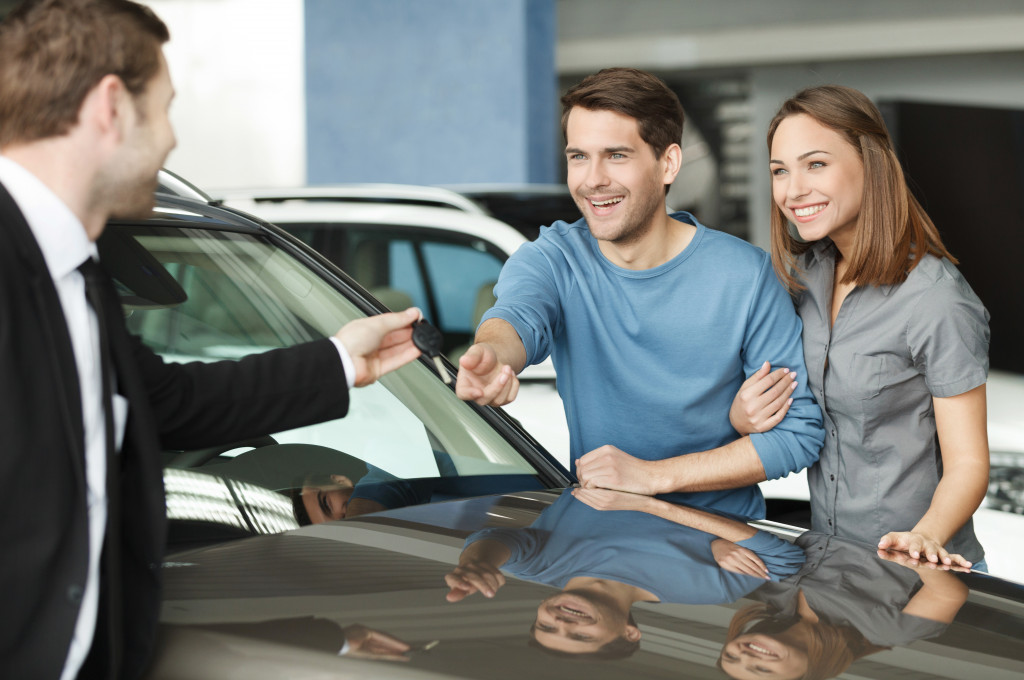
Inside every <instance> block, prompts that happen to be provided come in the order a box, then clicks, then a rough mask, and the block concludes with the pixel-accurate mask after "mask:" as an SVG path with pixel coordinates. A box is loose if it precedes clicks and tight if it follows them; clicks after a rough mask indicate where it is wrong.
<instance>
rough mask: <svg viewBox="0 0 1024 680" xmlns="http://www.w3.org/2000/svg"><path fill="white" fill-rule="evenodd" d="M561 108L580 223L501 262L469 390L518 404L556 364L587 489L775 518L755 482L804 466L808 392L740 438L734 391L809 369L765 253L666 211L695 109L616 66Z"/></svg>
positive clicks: (807, 460)
mask: <svg viewBox="0 0 1024 680" xmlns="http://www.w3.org/2000/svg"><path fill="white" fill-rule="evenodd" d="M562 105H563V113H562V129H563V132H564V134H565V138H566V149H565V154H566V162H567V165H568V185H569V189H570V190H571V191H572V194H573V197H574V198H575V200H576V203H577V204H578V206H579V208H580V210H581V212H582V213H583V219H581V220H580V221H578V222H576V223H574V224H566V223H564V222H555V223H554V224H553V225H551V226H550V227H547V228H544V229H542V230H541V235H540V236H539V237H538V238H537V240H536V241H533V242H531V243H529V244H526V245H524V246H523V247H522V248H520V249H519V250H518V251H517V252H516V253H515V254H514V255H513V256H512V257H511V258H510V259H509V261H508V262H507V263H506V265H505V267H504V268H503V270H502V273H501V277H500V279H499V282H498V285H497V286H496V287H495V294H496V295H497V303H496V304H495V306H494V307H493V308H492V309H491V310H490V311H488V312H487V313H486V314H485V315H484V321H483V322H482V324H481V325H480V327H479V329H478V331H477V335H476V344H474V345H473V346H472V347H471V348H470V349H469V350H468V351H467V352H466V353H465V354H464V355H463V356H462V358H461V359H460V360H459V376H458V382H457V393H458V394H459V396H460V397H462V398H463V399H466V400H472V401H475V402H477V403H479V404H491V405H503V404H507V403H509V402H511V401H512V400H513V399H515V397H516V394H517V392H518V380H517V378H516V374H518V373H519V371H521V370H522V369H523V368H524V367H525V366H526V365H528V364H534V363H537V362H539V361H542V360H543V359H544V358H546V357H547V356H548V355H550V356H551V357H552V359H553V361H554V364H555V368H556V370H557V372H558V389H559V393H560V394H561V396H562V400H563V402H564V404H565V409H566V416H567V420H568V423H569V430H570V451H571V456H572V458H573V459H574V460H576V467H577V474H578V476H579V479H580V482H581V483H582V484H583V485H584V486H586V487H603V488H610V489H620V490H624V491H633V492H637V493H643V494H656V493H667V492H676V491H681V492H688V493H689V496H688V497H687V498H686V499H685V500H686V501H687V502H689V503H696V504H700V505H704V506H711V507H716V508H718V509H721V510H725V511H729V512H735V513H737V514H742V515H746V516H752V517H758V516H761V517H763V513H764V503H763V499H762V498H761V495H760V492H759V491H758V489H757V487H756V484H757V482H760V481H762V480H764V479H766V478H767V479H773V478H777V477H781V476H784V475H786V474H788V473H790V472H794V471H797V470H801V469H803V468H805V467H807V466H808V465H810V464H811V463H813V462H814V461H815V460H816V459H817V454H818V450H819V448H820V447H821V443H822V440H823V432H822V430H821V415H820V411H819V409H818V407H817V406H816V405H815V404H814V401H813V399H812V398H811V395H810V394H809V392H808V391H807V388H806V387H805V386H804V383H805V382H806V381H799V383H800V384H799V386H798V387H796V389H795V391H794V392H792V398H793V402H792V405H791V407H790V408H789V412H788V414H786V417H785V418H784V419H783V420H782V422H781V423H780V424H778V425H777V426H776V427H775V428H774V429H773V430H771V431H770V432H767V433H764V434H753V435H750V436H744V437H739V436H738V435H737V433H736V431H734V430H733V429H732V427H731V425H730V423H729V408H730V405H731V403H732V400H733V396H734V395H735V394H736V392H737V391H738V390H739V388H740V386H741V385H742V384H743V382H744V380H745V378H746V377H747V376H748V375H751V374H754V373H755V371H757V370H758V369H759V368H761V367H762V366H763V365H764V364H765V363H766V362H771V363H772V364H780V365H785V366H790V367H792V368H793V369H794V370H795V371H796V372H797V374H798V375H801V374H802V373H803V370H804V369H803V350H802V347H801V343H800V321H799V319H798V318H797V316H796V313H795V312H794V310H793V304H792V301H791V300H790V299H789V296H788V295H787V294H786V293H785V291H784V290H783V289H782V287H781V286H780V285H779V282H778V281H777V280H776V278H775V275H774V273H773V271H772V267H771V262H770V260H769V258H768V255H767V254H766V253H765V252H763V251H761V250H760V249H757V248H755V247H753V246H751V245H749V244H747V243H745V242H743V241H741V240H739V239H736V238H733V237H731V236H728V235H725V234H723V233H721V232H716V231H714V230H711V229H708V228H706V227H705V226H704V225H702V224H700V223H699V222H697V220H696V219H694V217H693V216H692V215H690V214H689V213H685V212H680V213H675V214H673V215H669V214H667V213H666V212H665V194H666V192H667V190H668V187H669V185H670V184H671V183H672V182H673V180H674V179H675V177H676V173H678V171H679V167H680V164H681V162H682V152H681V149H680V146H679V140H680V138H681V135H682V128H683V112H682V107H681V106H680V104H679V100H678V98H677V97H676V96H675V94H674V93H673V92H672V91H671V90H670V89H669V88H668V87H667V86H666V85H665V84H664V83H663V82H662V81H660V80H659V79H657V78H655V77H654V76H652V75H650V74H648V73H644V72H642V71H637V70H634V69H622V68H620V69H606V70H604V71H601V72H599V73H596V74H594V75H592V76H589V77H587V78H586V79H584V80H583V81H582V82H581V83H580V84H578V85H577V86H575V87H574V88H572V89H571V90H570V91H569V92H568V93H567V94H566V95H565V96H564V97H563V98H562ZM787 362H792V363H787ZM791 384H793V385H796V383H791ZM787 398H788V395H783V399H782V402H783V404H784V403H785V402H786V400H787Z"/></svg>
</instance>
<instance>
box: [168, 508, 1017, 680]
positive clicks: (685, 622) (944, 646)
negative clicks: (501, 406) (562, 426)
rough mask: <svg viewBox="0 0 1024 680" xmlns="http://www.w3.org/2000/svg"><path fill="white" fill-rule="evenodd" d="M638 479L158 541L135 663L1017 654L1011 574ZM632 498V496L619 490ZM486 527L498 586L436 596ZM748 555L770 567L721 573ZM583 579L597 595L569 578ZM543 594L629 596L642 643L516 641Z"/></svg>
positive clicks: (590, 608)
mask: <svg viewBox="0 0 1024 680" xmlns="http://www.w3.org/2000/svg"><path fill="white" fill-rule="evenodd" d="M577 493H578V492H577ZM637 498H638V497H634V496H631V495H629V494H615V493H613V492H608V493H607V494H603V493H602V494H598V495H596V496H595V497H588V498H587V499H586V500H587V502H583V501H581V500H580V499H579V498H577V497H575V496H574V495H573V492H572V490H560V491H550V492H545V491H535V492H527V493H522V494H504V495H500V496H488V497H482V498H473V499H467V500H459V501H450V502H443V503H435V504H431V505H426V506H418V507H407V508H401V509H398V510H392V511H387V512H382V513H378V514H374V515H367V516H362V517H358V518H354V519H348V520H343V521H340V522H333V523H329V524H322V525H316V526H308V527H304V528H301V529H298V530H294V531H288V532H285V533H281V534H275V535H268V536H256V537H252V538H247V539H243V540H239V541H234V542H230V543H225V544H221V545H216V546H212V547H207V548H201V549H196V550H191V551H187V552H182V553H177V554H174V555H171V556H169V557H168V558H167V561H166V563H165V565H164V579H165V595H164V607H163V612H162V615H161V622H162V625H161V636H160V645H159V650H158V655H157V658H156V661H155V663H154V665H153V667H152V670H151V677H154V678H164V677H168V678H169V677H218V678H230V677H245V678H262V677H292V678H305V677H310V678H313V677H316V678H320V677H327V676H328V675H329V676H331V677H353V678H355V677H360V678H361V677H366V678H389V677H391V678H435V677H436V678H450V677H462V678H489V679H494V678H497V679H501V678H510V679H511V678H517V679H518V678H524V677H529V678H534V679H541V678H552V679H555V678H557V679H558V680H564V678H567V677H579V676H581V675H583V674H585V675H586V676H587V677H588V678H598V679H599V678H613V677H614V678H619V677H631V678H632V677H637V678H662V677H664V678H680V677H728V676H726V675H725V674H724V673H723V671H721V670H719V669H718V668H717V667H716V666H717V665H718V664H719V663H720V658H724V654H723V650H727V649H730V647H729V645H730V644H733V645H735V644H740V643H742V640H744V639H746V638H742V637H741V638H736V639H737V640H738V641H739V642H732V643H730V642H728V641H729V640H730V639H731V638H733V637H735V636H736V635H742V634H744V633H745V634H746V635H747V636H748V637H749V636H754V637H752V638H751V639H754V640H755V641H758V640H760V642H759V643H756V644H754V646H752V647H749V646H748V647H746V648H740V649H741V652H740V656H739V659H740V660H741V661H742V662H743V663H747V662H751V659H753V657H754V655H756V654H757V653H761V652H763V651H764V650H765V649H768V650H769V652H770V653H769V654H768V655H767V656H768V659H767V661H765V663H772V662H777V661H778V659H779V658H780V657H785V658H786V659H787V660H791V657H790V654H792V652H791V651H786V650H790V649H797V648H801V646H803V647H806V646H807V644H808V643H807V642H806V640H819V641H820V640H825V641H826V642H827V644H822V643H820V642H819V643H815V644H812V646H814V649H815V650H816V651H814V653H813V654H809V655H807V656H814V658H813V659H812V660H811V661H810V662H809V663H810V664H812V666H813V668H812V670H815V672H816V673H817V675H815V676H814V677H831V676H833V675H835V674H837V673H838V672H844V669H846V667H847V666H850V664H851V663H852V667H851V668H850V669H849V672H851V673H854V674H855V675H859V676H864V677H873V678H884V677H892V676H896V675H898V676H899V677H901V678H924V677H983V678H1002V677H1005V678H1010V677H1020V674H1021V673H1024V645H1022V644H1021V642H1020V640H1021V639H1024V605H1022V602H1024V589H1022V588H1021V587H1020V586H1017V585H1014V584H1011V583H1008V582H1004V581H1000V580H999V579H995V578H992V577H988V576H985V575H980V574H971V573H966V574H964V573H954V572H944V571H936V570H932V569H915V568H910V567H908V566H904V565H902V564H900V563H899V562H900V559H898V558H896V557H892V556H890V559H882V558H881V557H879V556H878V555H876V554H875V552H874V551H873V550H871V549H870V548H869V547H867V546H861V545H858V544H853V543H849V542H847V541H844V540H841V539H838V538H835V537H829V536H824V535H815V534H804V535H803V536H801V537H800V538H799V539H797V540H796V541H795V542H794V541H793V537H794V536H795V535H796V532H788V531H786V530H784V529H781V528H779V527H772V526H770V525H769V524H765V523H760V524H756V526H752V525H750V524H747V523H746V522H743V521H741V519H742V518H735V517H723V516H719V515H711V514H709V513H706V512H704V511H700V510H696V509H692V508H686V507H685V506H669V505H668V504H664V505H660V506H656V507H655V508H654V509H656V510H657V513H660V514H652V512H651V509H652V506H645V505H644V504H645V503H647V501H646V500H642V501H639V500H637ZM633 507H646V509H647V511H637V510H635V509H622V508H633ZM673 507H674V508H677V510H673V509H672V508H673ZM482 541H490V542H492V543H493V544H494V545H500V546H503V548H504V549H506V550H507V551H508V555H509V558H508V561H507V562H505V564H504V565H503V568H502V571H503V572H504V574H505V577H506V582H505V584H504V586H503V587H501V588H500V589H499V590H498V591H497V593H496V594H495V596H494V597H493V598H487V597H483V596H482V595H480V594H479V593H476V594H472V595H469V596H468V597H466V598H465V599H463V600H461V601H457V602H449V601H447V600H446V595H447V594H448V592H449V587H448V585H447V584H446V576H448V575H449V574H452V573H453V570H454V569H455V568H456V566H457V565H458V564H459V560H460V555H462V553H463V550H464V547H465V546H466V545H467V543H469V544H470V545H483V544H482V543H481V542H482ZM751 556H756V558H757V559H758V560H760V562H761V563H763V564H764V565H765V566H766V567H767V570H768V573H769V575H770V576H769V578H767V579H764V578H755V577H754V576H750V575H746V574H741V573H736V572H737V571H738V570H739V571H742V570H744V569H748V568H749V564H750V563H751ZM720 563H721V564H724V565H727V566H728V567H729V568H728V569H726V568H723V567H722V566H720ZM602 589H604V590H602ZM563 591H566V592H567V593H568V594H567V595H562V593H563ZM597 591H601V592H602V593H603V594H604V595H606V598H605V599H604V600H601V599H600V598H599V597H598V598H596V599H587V597H586V596H585V595H586V594H590V595H593V593H595V592H597ZM580 593H583V595H580ZM623 593H627V595H625V600H623V596H622V594H623ZM577 595H579V596H580V597H583V600H575V601H574V600H568V601H567V602H568V604H566V603H565V602H566V601H564V600H557V599H555V600H551V599H550V598H553V597H556V596H560V597H562V598H566V597H576V596H577ZM652 597H653V599H656V600H658V601H657V602H655V601H650V600H651V599H652ZM633 600H636V601H635V602H633V604H632V605H631V606H630V605H628V604H626V605H623V604H622V602H623V601H626V602H630V601H633ZM578 601H581V602H583V604H577V603H576V602H578ZM545 603H547V604H545ZM624 609H628V611H622V610H624ZM551 611H554V612H555V616H556V621H557V616H558V615H559V614H560V615H561V616H562V617H563V619H567V620H568V621H569V622H572V623H576V624H578V623H580V619H579V617H583V616H586V617H591V618H594V619H598V620H599V621H600V622H601V623H602V624H605V623H607V626H606V627H607V628H610V629H616V630H617V629H618V628H622V629H625V628H626V627H627V626H629V625H631V623H630V622H623V621H622V620H620V619H618V618H616V616H617V615H618V614H623V616H625V615H631V616H632V623H635V626H636V628H637V629H638V630H639V631H640V636H641V637H640V640H639V645H638V646H635V647H636V648H635V649H633V650H632V651H630V652H629V653H628V654H626V655H625V656H624V657H623V658H614V659H601V658H594V657H586V658H584V657H580V656H574V655H567V654H558V653H552V652H550V651H548V650H546V649H544V648H543V647H542V646H540V645H538V644H537V643H536V642H531V638H532V637H533V633H532V631H531V628H532V627H533V626H534V624H535V622H537V621H538V620H539V617H540V616H541V614H542V613H546V614H548V615H550V613H551ZM808 612H811V614H808ZM573 617H576V618H573ZM545 620H547V619H545ZM587 621H590V619H587ZM353 625H358V626H360V627H361V628H359V629H353V628H351V627H352V626H353ZM616 627H618V628H616ZM353 630H357V631H365V630H372V631H377V632H379V633H380V634H382V635H383V634H388V635H391V636H394V637H396V638H399V639H401V640H403V641H405V642H407V643H410V644H412V645H414V649H413V651H411V652H410V653H406V654H401V655H399V656H398V658H395V656H394V655H391V654H390V653H389V652H384V653H379V652H378V653H376V654H374V653H368V652H363V651H361V650H353V649H352V645H351V644H349V645H348V646H347V647H348V649H347V650H346V651H347V652H349V654H348V655H345V656H339V652H341V651H342V649H343V648H344V647H346V635H347V634H348V635H351V634H352V631H353ZM577 630H579V629H577ZM787 636H788V637H787ZM805 638H806V639H805ZM552 639H556V638H552ZM779 640H782V641H783V642H784V643H785V641H787V640H788V642H789V643H791V644H790V646H789V647H784V646H779V642H778V641H779ZM573 642H579V641H578V640H574V641H573ZM556 644H562V639H561V638H557V639H556ZM425 647H429V649H425ZM744 650H745V651H744ZM751 650H754V651H751ZM771 650H774V651H773V652H772V651H771ZM780 650H781V651H780ZM792 658H795V655H794V656H793V657H792ZM581 664H582V667H581ZM821 669H824V670H823V671H822V670H821ZM822 672H824V673H825V674H824V675H822V674H821V673H822Z"/></svg>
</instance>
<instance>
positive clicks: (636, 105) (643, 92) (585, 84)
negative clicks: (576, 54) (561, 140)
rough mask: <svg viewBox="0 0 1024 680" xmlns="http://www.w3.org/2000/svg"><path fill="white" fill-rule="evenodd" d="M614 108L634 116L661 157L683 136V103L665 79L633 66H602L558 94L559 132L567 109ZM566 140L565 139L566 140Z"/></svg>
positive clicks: (646, 139)
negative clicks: (560, 119)
mask: <svg viewBox="0 0 1024 680" xmlns="http://www.w3.org/2000/svg"><path fill="white" fill-rule="evenodd" d="M577 106H578V107H580V108H583V109H587V110H589V111H614V112H616V113H621V114H623V115H625V116H629V117H630V118H634V119H636V122H637V127H638V128H639V130H640V139H642V140H644V142H646V143H647V144H648V146H650V147H651V149H652V150H653V151H654V157H655V158H661V155H662V154H663V153H665V149H667V148H668V147H670V146H671V145H673V144H679V142H680V140H682V137H683V119H684V117H683V105H682V104H680V103H679V97H677V96H676V93H675V92H673V91H672V90H671V89H669V87H668V85H666V84H665V82H664V81H663V80H662V79H661V78H658V77H657V76H655V75H652V74H650V73H647V72H646V71H641V70H639V69H635V68H625V67H617V68H606V69H602V70H601V71H598V72H597V73H594V74H592V75H589V76H587V77H586V78H584V79H583V80H581V81H580V82H579V83H578V84H576V85H574V86H573V87H572V88H571V89H570V90H569V91H568V92H566V93H565V94H564V95H563V96H562V136H563V137H565V132H566V126H567V125H568V122H569V112H570V111H572V110H573V108H575V107H577ZM566 141H568V139H567V140H566Z"/></svg>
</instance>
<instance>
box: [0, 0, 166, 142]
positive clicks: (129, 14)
mask: <svg viewBox="0 0 1024 680" xmlns="http://www.w3.org/2000/svg"><path fill="white" fill-rule="evenodd" d="M169 39H170V32H169V31H168V30H167V26H166V25H165V24H164V23H163V22H162V21H161V20H160V19H159V17H157V16H156V15H155V14H154V13H153V11H152V10H151V9H149V8H148V7H146V6H144V5H140V4H138V3H136V2H131V1H130V0H38V1H37V2H26V3H24V4H22V5H21V6H19V7H17V8H16V9H14V10H12V11H11V12H10V14H8V15H7V17H6V18H4V20H3V21H2V22H0V54H2V55H4V58H3V59H0V147H4V146H7V145H8V144H13V143H25V142H31V141H34V140H37V139H45V138H47V137H55V136H58V135H63V134H65V133H66V132H68V131H69V130H70V129H71V128H72V127H73V126H74V124H75V123H76V121H77V118H78V111H79V109H80V108H81V106H82V102H83V101H84V100H85V96H86V94H87V93H88V92H89V91H90V90H91V89H92V88H93V87H94V86H95V85H96V84H97V83H98V82H99V81H100V79H101V78H103V77H104V76H106V75H111V74H112V75H116V76H118V77H119V78H120V79H121V80H122V81H123V82H124V85H125V87H126V88H127V90H128V92H130V93H131V94H132V96H133V97H136V98H138V97H139V95H141V94H143V92H144V91H145V88H146V84H147V83H149V82H150V80H151V79H152V78H153V76H154V75H156V73H157V71H158V70H159V68H160V46H161V45H163V43H165V42H167V41H168V40H169ZM12 57H13V58H12Z"/></svg>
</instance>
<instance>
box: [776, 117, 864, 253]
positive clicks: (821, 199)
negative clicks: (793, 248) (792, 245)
mask: <svg viewBox="0 0 1024 680" xmlns="http://www.w3.org/2000/svg"><path fill="white" fill-rule="evenodd" d="M770 156H771V159H770V161H769V167H770V169H771V173H772V198H773V200H774V201H775V204H776V205H777V206H779V209H780V210H782V214H783V215H785V216H786V219H788V220H789V221H790V222H792V223H793V224H794V225H796V228H797V231H798V232H799V233H800V238H802V239H803V240H805V241H817V240H819V239H822V238H825V237H826V236H828V237H831V238H832V240H833V241H834V242H835V243H836V245H837V246H838V247H839V249H840V251H843V252H846V249H847V248H848V247H849V246H851V245H852V243H853V236H854V234H855V233H856V229H857V220H858V218H859V217H860V207H861V198H862V196H863V194H864V163H863V162H862V161H861V158H860V154H859V153H858V151H857V149H855V148H854V147H853V146H852V145H851V144H850V143H849V142H848V141H846V138H845V137H843V136H842V135H841V134H840V133H838V132H836V131H835V130H832V129H831V128H828V127H825V126H824V125H822V124H821V123H819V122H818V121H816V120H815V119H814V118H812V117H810V116H808V115H807V114H803V113H800V114H796V115H793V116H790V117H788V118H786V119H784V120H783V121H782V122H781V123H779V126H778V128H776V130H775V135H774V137H773V138H772V147H771V154H770Z"/></svg>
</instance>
